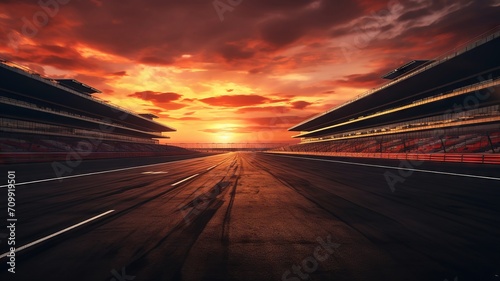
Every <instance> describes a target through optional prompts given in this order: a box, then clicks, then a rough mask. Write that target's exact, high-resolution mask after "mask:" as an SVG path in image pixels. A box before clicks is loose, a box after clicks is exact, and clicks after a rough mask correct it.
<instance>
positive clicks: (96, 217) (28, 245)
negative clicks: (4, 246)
mask: <svg viewBox="0 0 500 281" xmlns="http://www.w3.org/2000/svg"><path fill="white" fill-rule="evenodd" d="M114 211H115V210H109V211H107V212H104V213H102V214H100V215H97V216H95V217H93V218H90V219H88V220H85V221H82V222H81V223H77V224H75V225H73V226H70V227H68V228H65V229H63V230H61V231H58V232H56V233H54V234H51V235H49V236H45V237H43V238H40V239H38V240H36V241H33V242H31V243H29V244H26V245H24V246H21V247H19V248H16V251H15V252H16V253H18V252H20V251H22V250H24V249H26V248H29V247H31V246H34V245H36V244H39V243H42V242H43V241H46V240H49V239H50V238H53V237H56V236H57V235H60V234H62V233H64V232H67V231H70V230H72V229H74V228H77V227H79V226H81V225H84V224H86V223H89V222H91V221H93V220H96V219H98V218H100V217H103V216H105V215H107V214H109V213H112V212H114ZM9 253H10V252H7V253H5V254H3V255H1V256H0V259H2V258H4V257H6V256H7V255H8V254H9Z"/></svg>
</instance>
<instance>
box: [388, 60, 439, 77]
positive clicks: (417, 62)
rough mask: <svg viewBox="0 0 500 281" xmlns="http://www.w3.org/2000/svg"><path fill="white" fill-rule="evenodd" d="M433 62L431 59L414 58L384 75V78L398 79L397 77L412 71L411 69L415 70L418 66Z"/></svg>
mask: <svg viewBox="0 0 500 281" xmlns="http://www.w3.org/2000/svg"><path fill="white" fill-rule="evenodd" d="M431 62H432V61H431V60H412V61H410V62H409V63H406V64H404V65H402V66H400V67H398V68H396V69H394V70H393V71H391V72H389V73H387V74H385V75H384V76H382V78H384V79H390V80H392V79H396V78H398V77H400V76H401V75H403V74H405V73H408V72H410V71H411V70H415V69H417V68H418V67H420V66H423V65H425V64H427V63H431Z"/></svg>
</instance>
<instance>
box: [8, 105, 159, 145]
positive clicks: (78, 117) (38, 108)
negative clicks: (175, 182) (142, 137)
mask: <svg viewBox="0 0 500 281" xmlns="http://www.w3.org/2000/svg"><path fill="white" fill-rule="evenodd" d="M0 102H4V103H10V104H13V105H17V106H23V107H28V108H32V109H36V110H39V111H45V112H49V113H54V114H60V115H65V116H68V117H71V118H75V119H81V120H84V121H87V122H93V123H98V124H103V125H106V126H111V127H115V128H120V129H124V130H128V131H133V132H138V133H142V134H148V135H151V136H155V137H162V136H163V135H162V134H161V133H157V132H146V131H141V130H137V129H132V128H127V127H123V126H121V125H120V124H117V123H113V122H105V121H104V120H101V119H97V118H91V117H87V116H82V115H79V114H74V113H70V112H67V111H60V110H55V109H52V108H47V107H40V106H38V105H36V104H32V103H29V102H25V101H20V100H16V99H11V98H7V97H1V96H0Z"/></svg>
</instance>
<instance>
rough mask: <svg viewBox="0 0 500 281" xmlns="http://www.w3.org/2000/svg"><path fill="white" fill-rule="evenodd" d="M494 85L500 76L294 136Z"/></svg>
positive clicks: (304, 135)
mask: <svg viewBox="0 0 500 281" xmlns="http://www.w3.org/2000/svg"><path fill="white" fill-rule="evenodd" d="M496 85H500V78H497V79H494V80H492V79H489V80H486V81H482V82H479V83H476V84H473V85H469V86H464V87H461V88H458V89H456V90H453V91H452V92H451V93H448V94H439V95H436V96H432V97H428V98H425V99H422V100H418V101H416V102H413V103H411V104H407V105H404V106H400V107H396V108H391V109H387V110H384V111H381V112H377V113H375V114H372V115H368V116H363V117H359V118H357V119H354V120H349V121H346V122H342V123H338V124H335V125H332V126H328V127H324V128H321V129H317V130H313V131H308V132H304V133H300V134H299V135H297V136H295V137H307V135H309V134H312V133H316V132H321V131H324V130H328V129H332V128H336V127H341V126H343V125H347V124H352V123H355V122H359V121H362V120H367V119H371V118H374V117H378V116H381V115H385V114H389V113H394V112H397V111H401V110H404V109H408V108H412V107H417V106H420V105H423V104H428V103H432V102H435V101H439V100H444V99H448V98H451V97H456V96H460V95H463V94H466V93H469V92H472V91H478V90H482V89H486V88H489V87H492V86H496ZM396 124H401V123H396Z"/></svg>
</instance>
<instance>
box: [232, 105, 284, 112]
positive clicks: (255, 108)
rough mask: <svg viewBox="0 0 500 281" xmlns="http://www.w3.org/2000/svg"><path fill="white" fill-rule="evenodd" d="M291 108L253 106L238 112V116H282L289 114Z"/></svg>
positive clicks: (240, 109)
mask: <svg viewBox="0 0 500 281" xmlns="http://www.w3.org/2000/svg"><path fill="white" fill-rule="evenodd" d="M289 111H290V108H288V107H286V106H253V107H243V108H239V109H238V110H236V113H238V114H248V113H252V112H270V113H276V114H282V113H286V112H289Z"/></svg>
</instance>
